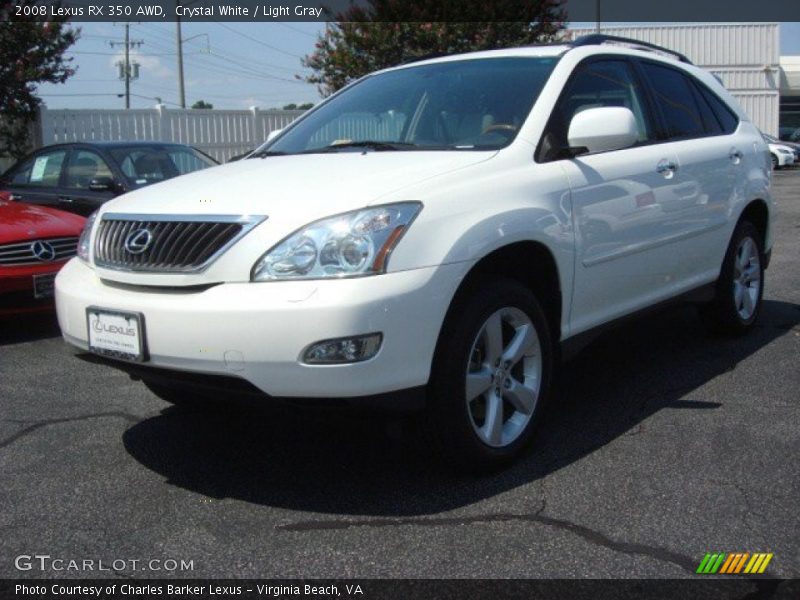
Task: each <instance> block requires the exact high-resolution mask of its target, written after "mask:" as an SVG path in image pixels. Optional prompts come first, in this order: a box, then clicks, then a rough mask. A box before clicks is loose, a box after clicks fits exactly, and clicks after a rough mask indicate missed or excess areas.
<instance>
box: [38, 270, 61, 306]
mask: <svg viewBox="0 0 800 600" xmlns="http://www.w3.org/2000/svg"><path fill="white" fill-rule="evenodd" d="M55 286H56V274H55V273H45V274H44V275H34V276H33V297H34V298H36V299H37V300H40V299H44V298H52V297H53V296H55V291H56V287H55Z"/></svg>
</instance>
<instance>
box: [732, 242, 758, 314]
mask: <svg viewBox="0 0 800 600" xmlns="http://www.w3.org/2000/svg"><path fill="white" fill-rule="evenodd" d="M760 293H761V262H760V260H759V256H758V245H757V244H756V243H755V241H754V240H753V239H752V238H750V237H744V238H742V241H741V242H739V246H738V247H737V248H736V257H735V259H734V265H733V301H734V304H735V306H736V312H737V313H738V314H739V317H740V318H741V319H742V320H743V321H747V320H748V319H750V318H751V317H752V316H753V313H755V311H756V308H757V305H758V299H759V295H760Z"/></svg>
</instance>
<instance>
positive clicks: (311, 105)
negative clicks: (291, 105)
mask: <svg viewBox="0 0 800 600" xmlns="http://www.w3.org/2000/svg"><path fill="white" fill-rule="evenodd" d="M309 108H314V103H313V102H306V103H305V104H299V105H298V106H297V110H308V109H309Z"/></svg>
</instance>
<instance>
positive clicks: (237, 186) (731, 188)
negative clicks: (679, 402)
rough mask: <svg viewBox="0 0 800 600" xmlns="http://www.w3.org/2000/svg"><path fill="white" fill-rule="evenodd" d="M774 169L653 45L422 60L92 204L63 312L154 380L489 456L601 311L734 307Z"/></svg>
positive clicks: (762, 264) (765, 220)
mask: <svg viewBox="0 0 800 600" xmlns="http://www.w3.org/2000/svg"><path fill="white" fill-rule="evenodd" d="M770 167H771V165H770V156H769V153H768V151H767V146H766V144H765V142H764V139H763V138H762V137H761V134H760V132H759V131H758V129H757V128H756V126H755V125H754V124H753V123H752V122H751V121H750V119H749V118H748V117H747V115H746V114H745V113H744V112H743V111H742V109H741V108H740V107H739V105H738V104H737V103H736V101H735V100H734V99H733V98H732V97H731V96H730V94H729V93H728V92H727V91H726V90H725V89H724V88H723V87H722V86H721V85H720V83H719V82H718V81H717V80H716V79H715V78H714V76H712V75H711V74H709V73H707V72H704V71H702V70H701V69H699V68H696V67H695V66H693V65H692V64H691V63H690V62H689V61H688V60H687V59H686V58H685V57H683V56H681V55H679V54H676V53H674V52H671V51H668V50H665V49H663V48H658V47H655V46H649V45H647V44H643V43H641V42H637V41H633V40H623V39H621V38H610V37H608V36H597V35H595V36H588V37H585V38H581V39H579V40H576V41H574V42H572V43H568V44H564V45H553V46H540V47H529V48H514V49H506V50H496V51H487V52H476V53H472V54H465V55H460V56H448V57H444V58H437V59H432V60H423V61H419V62H415V63H411V64H405V65H401V66H398V67H396V68H391V69H387V70H384V71H380V72H377V73H374V74H372V75H369V76H367V77H364V78H362V79H360V80H358V81H356V82H355V83H353V84H351V85H349V86H348V87H346V88H345V89H343V90H341V91H340V92H338V93H337V94H335V95H333V96H331V97H330V98H328V99H327V100H326V101H324V102H322V103H321V104H320V105H318V106H317V107H316V108H314V109H313V110H310V111H309V112H307V113H306V114H304V115H303V116H302V117H301V118H299V119H298V120H296V121H295V122H293V123H292V124H291V125H290V126H289V127H287V128H286V129H285V130H283V131H282V132H280V133H279V134H278V135H277V136H275V137H273V138H272V139H270V140H268V141H267V143H265V144H264V145H263V146H262V147H261V148H259V149H258V150H257V151H256V152H254V153H253V154H252V155H251V156H249V157H248V158H247V159H245V160H242V161H239V162H235V163H231V164H228V165H225V166H221V167H215V168H213V169H208V170H205V171H201V172H198V173H194V174H191V175H187V176H184V177H179V178H177V179H173V180H169V181H166V182H164V183H161V184H158V185H154V186H150V187H147V188H144V189H141V190H137V191H133V192H131V193H128V194H125V195H124V196H121V197H119V198H117V199H115V200H113V201H111V202H108V203H107V204H105V205H104V206H103V207H102V208H101V209H100V210H99V211H98V212H97V213H96V214H95V215H94V216H93V218H91V219H90V220H89V222H88V223H87V226H86V229H85V231H84V233H83V236H82V238H81V241H80V248H79V257H77V258H75V259H73V260H72V261H71V262H69V263H68V264H67V265H66V267H64V269H63V270H62V271H61V272H60V274H59V275H58V278H57V280H56V293H57V296H56V299H57V307H58V320H59V324H60V326H61V329H62V331H63V335H64V338H65V339H66V341H67V342H69V343H70V344H73V345H75V346H78V347H79V348H82V349H83V350H88V351H90V352H93V353H96V354H98V355H100V356H101V357H102V358H101V360H107V361H108V362H110V363H114V364H116V365H117V366H122V367H124V368H126V369H127V370H129V371H130V372H132V373H136V374H137V375H138V376H139V377H140V378H141V379H142V380H143V381H144V383H145V384H146V385H147V386H148V387H149V388H150V389H151V390H153V391H154V392H155V393H156V394H158V395H160V396H161V397H163V398H165V399H167V400H170V401H173V402H180V401H184V400H186V401H190V400H196V399H208V398H211V397H214V398H217V399H218V400H219V401H221V402H224V401H227V400H228V399H229V398H231V397H233V392H237V393H243V394H249V395H251V396H257V397H259V398H261V399H262V400H263V401H264V402H269V401H271V399H281V400H286V399H289V400H296V401H298V402H301V401H315V402H322V403H324V402H337V403H358V402H361V403H370V404H373V405H379V406H383V407H387V408H400V407H403V408H409V407H418V408H420V409H422V410H424V411H426V414H425V418H424V419H423V421H424V422H425V424H426V426H427V427H428V428H429V430H430V433H431V438H432V439H433V440H434V442H435V444H436V447H437V448H438V449H439V451H440V452H441V453H442V454H444V455H445V456H447V457H448V458H450V459H451V460H452V461H455V462H456V463H457V464H458V465H460V466H464V467H468V468H469V467H471V468H475V469H482V468H491V467H494V466H497V465H499V464H502V463H504V462H505V461H507V460H509V459H510V458H512V457H513V456H515V455H516V454H518V453H519V451H520V450H521V449H522V448H523V447H524V446H525V444H526V443H527V442H528V441H529V440H530V438H531V436H532V433H533V427H534V424H535V422H536V420H537V417H538V416H539V415H540V413H541V410H540V409H541V408H542V406H543V405H544V404H545V402H546V401H547V400H548V396H549V395H550V394H551V384H552V381H553V373H554V369H555V367H556V365H557V364H558V361H559V359H560V357H561V356H562V355H563V354H564V353H565V352H566V351H570V350H572V349H574V348H577V347H578V346H579V345H580V344H581V343H585V341H586V340H587V339H589V338H590V337H591V336H592V335H594V334H595V333H596V332H598V331H599V330H600V329H601V328H604V327H605V326H607V325H608V324H610V323H612V322H614V321H616V320H618V319H620V318H621V317H626V316H629V315H632V314H634V313H637V312H639V311H642V310H643V309H646V308H648V307H652V306H653V305H656V304H661V303H663V302H665V301H670V300H690V301H693V302H697V303H698V304H699V305H700V306H701V314H702V315H703V316H704V318H705V319H706V320H707V321H708V323H709V324H710V325H711V326H712V328H713V329H716V330H718V331H722V332H728V333H734V334H736V333H743V332H745V331H747V330H748V329H749V328H751V327H752V326H753V323H754V322H755V320H756V318H757V317H758V313H759V308H760V305H761V297H762V291H763V282H764V269H765V268H766V266H767V264H768V262H769V257H770V248H771V244H772V240H771V235H770V229H771V210H772V208H771V207H772V199H771V196H770V176H771V175H770V173H771V168H770ZM220 392H222V393H220ZM237 395H238V394H237Z"/></svg>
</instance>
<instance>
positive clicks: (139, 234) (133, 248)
mask: <svg viewBox="0 0 800 600" xmlns="http://www.w3.org/2000/svg"><path fill="white" fill-rule="evenodd" d="M152 243H153V234H152V233H150V230H149V229H136V230H134V231H131V232H130V233H129V234H128V237H126V238H125V250H127V251H128V252H130V253H131V254H141V253H142V252H144V251H145V250H147V249H148V248H149V247H150V244H152Z"/></svg>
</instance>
